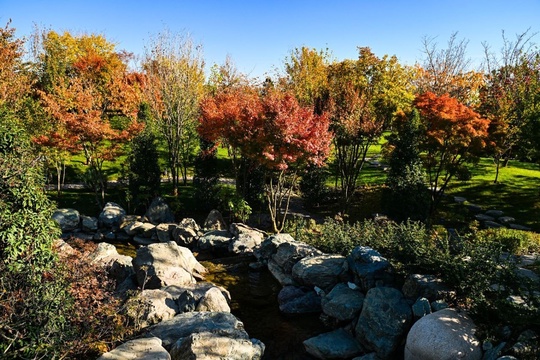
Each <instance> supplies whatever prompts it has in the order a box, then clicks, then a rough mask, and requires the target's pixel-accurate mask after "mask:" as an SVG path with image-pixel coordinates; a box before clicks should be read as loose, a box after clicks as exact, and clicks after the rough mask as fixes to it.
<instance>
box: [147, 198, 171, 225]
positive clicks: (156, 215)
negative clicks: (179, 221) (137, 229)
mask: <svg viewBox="0 0 540 360" xmlns="http://www.w3.org/2000/svg"><path fill="white" fill-rule="evenodd" d="M144 216H145V217H146V218H147V219H148V221H149V222H151V223H152V224H154V225H158V224H161V223H172V222H174V214H173V212H172V211H171V209H170V208H169V205H167V203H166V202H165V200H163V198H161V197H159V196H158V197H157V198H155V199H154V200H152V203H151V204H150V206H149V207H148V209H147V210H146V213H145V214H144Z"/></svg>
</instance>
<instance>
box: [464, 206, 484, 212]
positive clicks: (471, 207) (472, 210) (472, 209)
mask: <svg viewBox="0 0 540 360" xmlns="http://www.w3.org/2000/svg"><path fill="white" fill-rule="evenodd" d="M467 209H469V211H470V212H471V213H473V214H477V213H479V212H480V211H482V207H481V206H480V205H476V204H467Z"/></svg>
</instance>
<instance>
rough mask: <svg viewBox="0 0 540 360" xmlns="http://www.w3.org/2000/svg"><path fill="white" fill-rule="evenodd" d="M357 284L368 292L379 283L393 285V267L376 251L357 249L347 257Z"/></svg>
mask: <svg viewBox="0 0 540 360" xmlns="http://www.w3.org/2000/svg"><path fill="white" fill-rule="evenodd" d="M347 261H348V262H349V269H350V270H351V272H352V273H353V275H354V279H355V282H356V283H357V284H358V285H360V287H361V288H362V289H363V290H364V291H367V290H369V289H371V288H372V287H374V286H375V285H376V284H378V283H382V284H387V283H391V282H392V279H393V277H392V276H391V274H390V271H391V265H390V263H389V262H388V260H386V259H385V258H384V257H382V256H381V254H379V252H377V251H376V250H373V249H372V248H370V247H367V246H357V247H355V248H354V249H353V250H352V251H351V253H350V254H349V256H348V257H347Z"/></svg>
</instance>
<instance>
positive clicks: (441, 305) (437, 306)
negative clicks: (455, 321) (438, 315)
mask: <svg viewBox="0 0 540 360" xmlns="http://www.w3.org/2000/svg"><path fill="white" fill-rule="evenodd" d="M446 308H448V303H447V302H446V301H444V300H435V301H432V302H431V311H432V312H435V311H440V310H442V309H446Z"/></svg>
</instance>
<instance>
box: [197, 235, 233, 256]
mask: <svg viewBox="0 0 540 360" xmlns="http://www.w3.org/2000/svg"><path fill="white" fill-rule="evenodd" d="M231 239H232V235H231V233H230V232H228V231H227V230H213V231H209V232H207V233H205V234H204V235H202V236H201V237H199V241H198V243H197V246H198V248H199V249H200V250H209V251H214V252H226V251H228V250H229V244H230V242H231Z"/></svg>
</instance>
